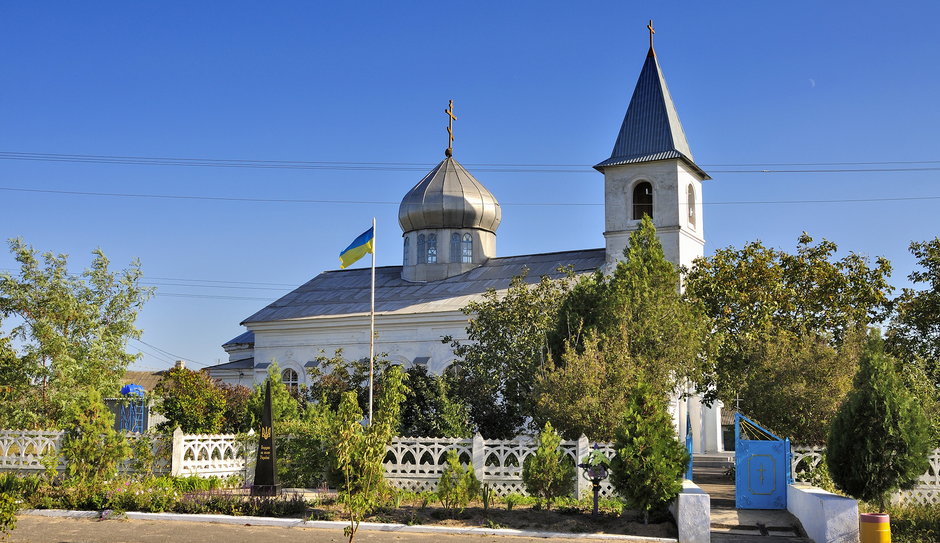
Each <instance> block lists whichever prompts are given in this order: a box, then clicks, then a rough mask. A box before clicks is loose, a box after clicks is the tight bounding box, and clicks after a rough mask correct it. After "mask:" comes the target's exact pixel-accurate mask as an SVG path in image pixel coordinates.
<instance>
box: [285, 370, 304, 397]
mask: <svg viewBox="0 0 940 543" xmlns="http://www.w3.org/2000/svg"><path fill="white" fill-rule="evenodd" d="M281 382H282V383H284V386H286V387H287V390H288V391H289V392H290V393H291V394H297V393H299V392H300V377H299V376H298V375H297V372H296V371H294V370H292V369H290V368H287V369H286V370H284V371H282V372H281Z"/></svg>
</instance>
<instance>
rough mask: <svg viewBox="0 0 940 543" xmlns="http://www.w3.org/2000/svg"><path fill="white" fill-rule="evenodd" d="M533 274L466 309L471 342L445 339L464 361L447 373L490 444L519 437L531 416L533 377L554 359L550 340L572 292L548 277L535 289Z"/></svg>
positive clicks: (452, 389)
mask: <svg viewBox="0 0 940 543" xmlns="http://www.w3.org/2000/svg"><path fill="white" fill-rule="evenodd" d="M527 273H528V271H526V272H524V273H523V274H522V275H520V276H517V277H514V278H513V279H512V281H511V283H510V286H509V288H508V289H507V290H506V291H504V292H498V291H496V290H489V291H487V292H486V293H485V294H484V295H483V297H482V299H480V300H477V301H473V302H470V303H469V304H467V306H466V307H464V308H463V310H462V311H463V312H464V313H465V314H466V315H468V316H470V322H469V323H468V325H467V341H464V342H462V341H458V340H454V339H453V338H451V337H445V338H444V342H445V343H450V344H451V346H452V347H453V349H454V354H455V355H456V356H457V357H458V360H457V362H456V363H455V366H454V367H452V368H451V371H449V372H448V374H447V375H448V385H449V390H450V392H452V394H453V397H454V398H455V399H457V400H458V401H459V402H460V403H462V404H464V405H466V406H467V408H468V409H469V412H470V418H471V419H472V421H473V424H474V426H476V430H477V431H478V432H480V434H482V435H483V436H484V437H486V438H489V439H494V438H510V437H513V436H515V435H516V434H517V433H519V431H520V430H521V429H522V428H523V426H524V425H525V423H526V420H527V418H528V417H529V416H531V414H532V410H533V406H534V396H533V386H534V379H533V378H532V377H533V375H536V374H537V373H538V371H539V370H540V369H541V368H542V367H543V365H544V364H545V363H546V362H547V360H548V359H549V351H548V335H549V332H550V331H551V330H552V329H553V328H554V326H555V318H556V314H557V311H558V307H559V304H560V303H561V301H562V300H563V298H564V295H565V293H566V292H567V289H568V282H566V281H564V280H562V281H558V280H552V279H550V278H548V277H542V278H541V280H540V281H539V282H537V283H535V284H529V282H527V279H526V275H527Z"/></svg>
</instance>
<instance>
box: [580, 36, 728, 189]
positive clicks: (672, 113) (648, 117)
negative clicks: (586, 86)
mask: <svg viewBox="0 0 940 543" xmlns="http://www.w3.org/2000/svg"><path fill="white" fill-rule="evenodd" d="M670 158H678V159H682V160H683V161H685V162H686V163H687V164H689V165H690V166H691V167H692V168H693V169H694V170H695V171H696V172H697V173H698V174H699V175H701V176H702V178H703V179H711V178H710V177H709V176H708V174H706V173H705V172H704V171H703V170H702V169H701V168H699V167H698V165H696V164H695V161H694V159H693V158H692V150H691V149H690V148H689V143H688V141H686V139H685V131H683V130H682V123H680V122H679V114H678V113H677V112H676V106H675V104H673V102H672V96H671V95H670V94H669V87H667V86H666V79H665V78H664V77H663V73H662V69H661V68H660V67H659V60H658V59H657V58H656V53H655V52H654V51H653V48H652V47H651V48H650V50H649V53H648V54H647V55H646V62H645V63H644V64H643V69H642V70H641V71H640V77H639V79H637V82H636V88H635V89H634V90H633V97H632V98H631V99H630V106H629V107H628V108H627V114H626V115H625V116H624V118H623V124H621V126H620V132H619V133H618V134H617V141H616V143H614V149H613V151H612V152H611V153H610V158H608V159H607V160H605V161H603V162H601V163H600V164H598V165H596V166H594V167H595V168H597V169H598V170H601V169H602V168H604V167H607V166H619V165H621V164H632V163H637V162H651V161H654V160H666V159H670Z"/></svg>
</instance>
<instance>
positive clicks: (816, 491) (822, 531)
mask: <svg viewBox="0 0 940 543" xmlns="http://www.w3.org/2000/svg"><path fill="white" fill-rule="evenodd" d="M787 510H789V511H790V513H792V514H793V516H795V517H796V518H798V519H799V520H800V523H801V524H802V525H803V530H804V531H805V532H806V535H807V536H809V538H810V539H812V540H813V541H815V543H858V502H857V501H855V500H853V499H851V498H845V497H842V496H837V495H835V494H832V493H831V492H826V491H825V490H823V489H821V488H817V487H815V486H812V485H808V484H802V483H797V484H792V485H789V486H788V487H787Z"/></svg>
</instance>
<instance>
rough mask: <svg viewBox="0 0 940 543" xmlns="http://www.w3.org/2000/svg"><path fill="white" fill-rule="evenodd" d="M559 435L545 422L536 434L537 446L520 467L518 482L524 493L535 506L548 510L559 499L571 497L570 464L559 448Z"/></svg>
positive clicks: (550, 424) (572, 486)
mask: <svg viewBox="0 0 940 543" xmlns="http://www.w3.org/2000/svg"><path fill="white" fill-rule="evenodd" d="M560 446H561V436H559V435H558V432H556V431H555V429H554V428H552V423H550V422H546V423H545V426H543V427H542V431H541V432H539V446H538V449H536V451H535V453H533V454H531V455H530V456H529V457H528V458H526V460H525V462H524V463H523V466H522V482H523V483H524V484H525V489H526V491H527V492H528V493H529V494H530V495H532V496H535V497H536V499H537V500H538V502H537V503H538V505H540V506H541V505H542V504H544V505H545V507H546V509H551V508H552V502H554V501H555V499H556V498H558V497H560V496H564V495H566V494H571V491H572V489H573V488H574V477H575V469H574V462H572V461H571V459H570V458H569V457H568V456H566V455H565V454H564V453H563V452H562V450H561V448H560Z"/></svg>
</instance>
